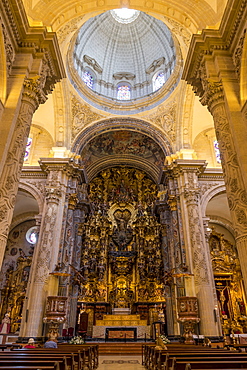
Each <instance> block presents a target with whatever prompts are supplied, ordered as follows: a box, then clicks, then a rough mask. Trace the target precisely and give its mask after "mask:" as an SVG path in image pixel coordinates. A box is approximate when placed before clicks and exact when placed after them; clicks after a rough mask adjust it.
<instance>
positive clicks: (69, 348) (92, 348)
mask: <svg viewBox="0 0 247 370" xmlns="http://www.w3.org/2000/svg"><path fill="white" fill-rule="evenodd" d="M12 353H15V354H17V353H18V354H20V353H22V354H30V355H31V354H32V355H34V354H35V355H37V354H40V355H42V354H44V355H49V356H53V355H54V356H55V355H58V354H60V356H66V357H67V363H68V361H70V363H69V364H68V365H69V366H71V368H72V369H74V368H76V369H78V370H83V369H84V368H85V367H87V368H88V369H89V370H95V369H96V368H97V367H98V345H97V344H95V345H84V344H83V345H81V344H80V345H75V344H72V345H68V344H65V345H59V346H58V348H33V349H27V348H22V349H14V350H13V351H12ZM0 355H1V353H0ZM70 357H72V360H70ZM0 358H1V357H0ZM71 361H72V363H71Z"/></svg>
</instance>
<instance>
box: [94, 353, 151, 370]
mask: <svg viewBox="0 0 247 370" xmlns="http://www.w3.org/2000/svg"><path fill="white" fill-rule="evenodd" d="M144 369H145V368H144V366H142V359H141V356H99V367H98V370H144Z"/></svg>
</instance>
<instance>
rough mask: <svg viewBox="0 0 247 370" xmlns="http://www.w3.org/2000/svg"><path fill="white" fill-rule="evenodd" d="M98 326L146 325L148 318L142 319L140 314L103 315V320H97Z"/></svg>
mask: <svg viewBox="0 0 247 370" xmlns="http://www.w3.org/2000/svg"><path fill="white" fill-rule="evenodd" d="M95 324H96V326H146V325H147V320H141V319H140V315H123V314H120V315H116V314H114V315H103V319H102V320H96V323H95Z"/></svg>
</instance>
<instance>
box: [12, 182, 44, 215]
mask: <svg viewBox="0 0 247 370" xmlns="http://www.w3.org/2000/svg"><path fill="white" fill-rule="evenodd" d="M18 188H19V189H21V190H24V191H26V192H27V193H30V194H31V195H32V196H33V197H34V199H35V200H36V201H37V203H38V207H39V213H40V214H41V213H42V211H43V207H44V196H43V194H42V192H41V191H40V189H38V188H37V187H36V186H35V185H32V184H28V183H26V182H22V180H20V183H19V187H18Z"/></svg>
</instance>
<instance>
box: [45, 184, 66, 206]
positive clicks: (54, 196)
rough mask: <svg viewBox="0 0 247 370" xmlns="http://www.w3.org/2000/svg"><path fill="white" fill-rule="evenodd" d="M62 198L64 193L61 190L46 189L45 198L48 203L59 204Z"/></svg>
mask: <svg viewBox="0 0 247 370" xmlns="http://www.w3.org/2000/svg"><path fill="white" fill-rule="evenodd" d="M61 196H62V191H61V189H59V188H52V187H46V189H45V197H46V199H47V201H48V202H55V203H58V202H59V200H60V198H61Z"/></svg>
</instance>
